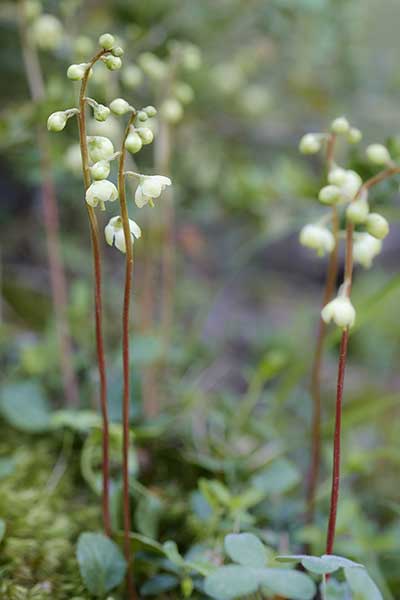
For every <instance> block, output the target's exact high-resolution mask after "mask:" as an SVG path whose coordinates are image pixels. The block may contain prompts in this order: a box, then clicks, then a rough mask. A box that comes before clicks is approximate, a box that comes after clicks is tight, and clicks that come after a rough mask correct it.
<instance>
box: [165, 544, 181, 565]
mask: <svg viewBox="0 0 400 600" xmlns="http://www.w3.org/2000/svg"><path fill="white" fill-rule="evenodd" d="M163 550H164V552H165V556H166V557H167V558H168V559H169V560H170V561H171V562H172V563H174V565H183V564H184V563H185V561H184V559H183V557H182V556H181V555H180V554H179V550H178V546H177V545H176V543H175V542H172V541H168V542H164V544H163Z"/></svg>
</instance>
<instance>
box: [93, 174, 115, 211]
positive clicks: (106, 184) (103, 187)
mask: <svg viewBox="0 0 400 600" xmlns="http://www.w3.org/2000/svg"><path fill="white" fill-rule="evenodd" d="M117 198H118V190H117V188H116V187H115V185H114V184H113V183H112V182H111V181H108V180H107V179H103V180H102V181H94V182H93V183H92V185H90V186H89V187H88V189H87V191H86V202H87V203H88V204H89V205H90V206H93V208H96V206H98V205H99V204H100V207H101V209H102V210H105V206H104V204H105V202H114V201H115V200H116V199H117Z"/></svg>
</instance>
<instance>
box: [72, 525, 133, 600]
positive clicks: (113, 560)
mask: <svg viewBox="0 0 400 600" xmlns="http://www.w3.org/2000/svg"><path fill="white" fill-rule="evenodd" d="M77 559H78V563H79V570H80V572H81V576H82V579H83V581H84V583H85V585H86V587H87V589H88V590H89V592H90V593H92V594H94V595H95V596H102V595H104V594H106V593H107V592H108V591H110V590H111V589H113V588H115V587H116V586H117V585H119V584H120V583H121V582H122V580H123V578H124V576H125V571H126V562H125V559H124V557H123V555H122V553H121V551H120V549H119V548H118V546H117V545H116V544H115V543H114V542H113V541H112V540H110V539H109V538H108V537H106V536H105V535H103V534H101V533H82V534H81V535H80V536H79V540H78V547H77Z"/></svg>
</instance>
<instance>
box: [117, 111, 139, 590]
mask: <svg viewBox="0 0 400 600" xmlns="http://www.w3.org/2000/svg"><path fill="white" fill-rule="evenodd" d="M135 117H136V113H135V112H134V113H132V116H131V118H130V120H129V123H128V126H127V128H126V131H125V135H124V138H123V142H122V148H121V154H120V158H119V169H118V192H119V203H120V207H121V219H122V226H123V230H124V237H125V247H126V261H125V291H124V307H123V316H122V363H123V379H124V392H123V403H122V423H123V443H122V446H123V448H122V474H123V512H124V550H125V560H126V563H127V566H128V568H127V576H126V582H127V588H128V597H129V600H135V599H136V591H135V587H134V582H133V577H132V566H133V565H132V562H133V560H132V553H131V542H130V531H131V511H130V498H129V413H130V410H129V409H130V368H129V366H130V365H129V309H130V303H131V295H132V275H133V244H132V234H131V230H130V227H129V213H128V206H127V202H126V191H125V175H124V170H125V155H126V150H125V141H126V138H127V137H128V134H129V129H130V126H131V125H132V123H133V121H134V119H135Z"/></svg>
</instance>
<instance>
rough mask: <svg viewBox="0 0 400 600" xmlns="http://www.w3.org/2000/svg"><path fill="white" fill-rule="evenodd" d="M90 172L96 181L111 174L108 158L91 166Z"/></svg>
mask: <svg viewBox="0 0 400 600" xmlns="http://www.w3.org/2000/svg"><path fill="white" fill-rule="evenodd" d="M90 174H91V176H92V177H93V179H94V180H96V181H100V180H102V179H107V177H108V176H109V174H110V163H109V162H108V160H99V162H97V163H94V165H93V166H92V167H90Z"/></svg>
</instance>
